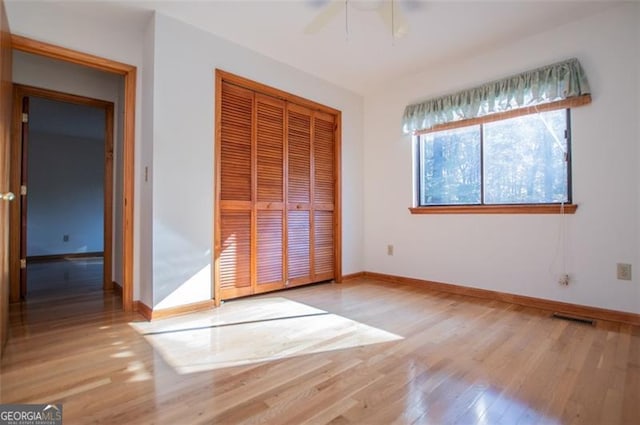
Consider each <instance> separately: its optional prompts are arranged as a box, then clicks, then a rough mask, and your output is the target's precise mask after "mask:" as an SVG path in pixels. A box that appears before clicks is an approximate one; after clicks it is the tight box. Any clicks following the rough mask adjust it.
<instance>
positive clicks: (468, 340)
mask: <svg viewBox="0 0 640 425" xmlns="http://www.w3.org/2000/svg"><path fill="white" fill-rule="evenodd" d="M78 265H80V267H79V268H78V267H73V266H78ZM67 267H71V269H69V270H68V271H67V273H66V274H65V272H64V267H62V269H61V270H58V271H57V272H56V271H53V272H48V273H49V274H47V272H43V273H42V274H43V276H45V277H46V276H51V278H50V280H51V281H52V282H54V284H57V285H59V288H58V289H57V290H52V289H51V287H48V288H47V287H46V285H45V286H43V287H42V288H40V289H37V287H36V289H34V293H33V294H32V297H31V299H30V301H29V302H27V303H25V304H23V305H14V306H12V309H11V319H10V335H11V336H10V340H9V343H8V345H7V350H6V354H5V357H4V358H3V359H2V366H1V371H0V385H1V392H0V402H1V403H53V402H56V403H62V404H63V406H64V407H63V414H64V423H65V424H88V423H114V424H151V423H158V424H191V423H203V424H207V423H220V424H236V423H246V424H251V423H269V424H301V423H317V424H323V423H332V424H351V423H361V424H390V423H399V424H409V423H416V424H418V423H421V424H489V425H493V424H605V425H613V424H625V425H626V424H628V425H634V424H639V423H640V328H639V327H633V326H630V325H622V324H617V323H610V322H602V321H600V322H598V323H597V325H596V326H595V327H591V326H588V325H583V324H579V323H573V322H567V321H563V320H559V319H553V318H551V317H550V313H549V312H546V311H542V310H537V309H530V308H524V307H520V306H515V305H510V304H505V303H502V302H492V301H487V300H478V299H473V298H466V297H463V296H454V295H447V294H441V293H436V292H431V291H426V290H422V289H418V288H415V287H409V286H402V285H393V284H388V283H381V282H375V281H367V280H358V281H354V282H349V283H344V284H341V285H336V284H323V285H315V286H311V287H305V288H298V289H293V290H288V291H285V292H279V293H277V294H276V296H277V297H281V298H286V299H288V300H291V301H295V302H296V303H302V304H306V305H307V306H310V307H313V308H315V309H318V310H320V311H322V312H326V313H328V314H331V315H336V316H341V317H342V318H344V319H347V320H349V321H352V322H358V323H359V324H361V325H364V326H366V327H371V328H377V329H378V330H380V331H386V332H387V333H389V334H393V335H397V336H400V337H402V338H401V339H393V340H389V341H388V342H381V343H374V344H369V345H357V346H355V347H352V348H345V349H339V350H332V351H324V352H316V353H313V354H303V352H300V353H297V354H299V355H295V356H293V357H287V358H279V359H275V360H270V361H263V362H258V363H248V364H244V365H241V366H235V367H222V368H212V369H206V368H205V369H206V370H202V371H197V372H188V373H186V372H185V371H184V370H180V369H179V368H176V367H175V365H172V364H171V363H170V362H168V361H167V358H168V357H167V355H166V352H164V351H163V349H162V347H160V348H156V347H158V346H157V345H154V344H155V342H154V341H153V340H152V339H151V338H149V336H148V335H147V336H146V337H145V336H144V335H143V334H144V333H145V332H147V333H148V332H156V333H161V332H163V331H165V330H167V329H171V326H178V327H180V326H183V328H182V329H184V325H185V323H191V324H193V323H200V325H201V326H200V327H203V326H202V324H203V323H205V324H206V323H209V324H211V323H212V322H207V320H209V318H208V316H206V317H205V316H202V315H200V316H194V318H193V320H195V322H191V321H190V320H192V318H188V317H187V318H185V317H181V318H174V319H168V320H167V321H163V322H161V323H160V324H156V322H154V323H152V324H148V323H140V322H143V319H142V317H141V316H139V315H136V314H125V313H123V312H122V310H121V308H120V307H119V306H120V301H119V300H118V299H117V298H114V297H113V295H109V294H107V295H106V296H103V293H102V291H101V286H100V273H99V269H97V267H100V265H99V264H98V265H96V264H81V263H75V262H71V264H70V265H67ZM40 271H41V272H42V270H40ZM59 272H61V273H62V274H60V273H59ZM34 273H35V271H34ZM60 276H61V277H60ZM268 297H273V294H272V295H265V296H262V297H260V299H267V298H268ZM234 302H235V301H234ZM226 305H231V303H229V304H225V306H226ZM237 305H238V304H236V306H237ZM225 306H223V307H222V308H224V307H225ZM238 311H242V309H236V311H235V313H234V314H240V316H239V317H240V318H242V314H241V313H238ZM301 311H302V310H301ZM302 312H303V313H304V311H302ZM310 312H311V313H312V314H317V318H318V319H320V318H322V317H323V316H322V314H318V313H317V312H316V311H315V310H313V309H311V310H310ZM212 314H214V315H215V314H217V313H212ZM203 320H204V322H203ZM252 322H253V323H254V325H255V324H256V323H257V322H256V321H252ZM132 323H133V324H134V325H132ZM135 323H137V325H136V324H135ZM216 323H217V322H216ZM220 323H221V322H220ZM214 325H215V324H214ZM219 325H220V324H219V323H218V325H215V326H219ZM215 326H214V327H213V328H211V329H213V330H212V331H211V332H210V333H207V334H206V336H207V338H210V339H211V343H213V344H215V342H216V335H220V334H219V332H221V329H222V328H219V329H218V328H215ZM205 327H206V326H205ZM141 329H142V332H141ZM253 338H256V339H257V340H256V341H255V344H256V346H263V345H264V344H267V343H269V340H271V338H269V337H268V336H266V337H262V338H260V339H259V338H258V337H255V336H254V337H253ZM258 339H259V340H258ZM194 341H196V339H194ZM364 343H365V342H363V344H364ZM183 344H184V346H188V345H189V341H188V340H187V341H186V342H183ZM181 348H184V347H181ZM223 348H224V347H223ZM276 357H277V356H276Z"/></svg>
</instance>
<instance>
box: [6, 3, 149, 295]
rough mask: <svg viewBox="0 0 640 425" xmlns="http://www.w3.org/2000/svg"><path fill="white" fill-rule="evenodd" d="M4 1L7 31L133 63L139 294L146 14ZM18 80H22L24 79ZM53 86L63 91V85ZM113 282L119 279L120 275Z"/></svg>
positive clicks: (137, 279) (143, 272)
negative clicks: (114, 16)
mask: <svg viewBox="0 0 640 425" xmlns="http://www.w3.org/2000/svg"><path fill="white" fill-rule="evenodd" d="M5 5H6V9H7V16H8V18H9V25H10V27H11V32H12V33H13V34H16V35H22V36H25V37H29V38H32V39H35V40H40V41H45V42H47V43H51V44H55V45H58V46H62V47H67V48H70V49H74V50H78V51H81V52H84V53H90V54H94V55H97V56H100V57H105V58H108V59H112V60H116V61H120V62H123V63H126V64H129V65H133V66H135V67H137V68H138V73H137V84H136V117H135V120H136V129H135V139H136V150H135V170H136V178H135V182H134V191H135V194H134V264H133V268H134V278H133V280H134V288H133V290H134V293H133V298H134V299H139V298H140V285H141V282H151V279H152V277H151V270H150V268H148V269H143V268H142V267H141V265H140V246H141V233H140V226H139V224H140V223H141V222H144V221H150V220H151V217H150V216H143V215H142V213H143V212H148V211H145V210H143V209H142V208H140V204H141V197H142V196H143V194H144V193H145V191H146V187H144V184H143V178H142V177H143V174H142V173H143V172H144V166H143V164H145V163H149V161H150V160H151V159H150V158H148V157H146V156H143V152H142V143H141V142H140V140H141V137H142V130H141V124H140V122H141V121H140V120H141V116H140V114H141V110H142V108H141V99H142V80H141V79H142V75H143V72H144V70H143V69H142V50H143V33H144V30H145V28H146V23H147V22H148V20H149V19H150V17H151V14H150V13H148V12H135V11H134V10H133V9H129V10H128V12H127V13H126V14H123V15H122V16H119V17H117V19H116V20H113V19H112V20H110V21H109V20H108V19H107V17H106V15H102V14H100V7H101V5H100V4H98V3H95V2H92V4H86V5H78V4H75V5H67V4H64V3H62V2H47V1H44V2H36V1H33V2H30V1H6V2H5ZM76 6H78V7H76ZM79 9H80V10H82V11H83V13H82V14H79V13H78V12H77V10H79ZM14 72H15V71H14ZM16 77H17V75H16V74H14V79H16ZM24 84H28V83H26V82H24ZM58 90H61V91H64V90H63V89H58ZM84 95H85V96H90V95H88V94H84ZM95 97H99V96H95ZM107 100H109V99H107ZM145 153H146V152H145ZM117 190H118V189H117V186H116V191H117ZM116 207H117V206H116ZM117 242H118V241H117V240H116V243H117ZM115 257H116V256H114V260H115ZM114 266H115V264H114ZM115 272H116V273H115V274H114V279H121V277H119V276H118V270H115ZM120 276H121V275H120ZM119 283H122V281H121V280H120V281H119Z"/></svg>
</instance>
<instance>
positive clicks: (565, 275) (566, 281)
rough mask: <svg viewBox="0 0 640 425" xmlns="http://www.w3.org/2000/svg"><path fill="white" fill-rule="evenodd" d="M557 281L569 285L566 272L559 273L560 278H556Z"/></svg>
mask: <svg viewBox="0 0 640 425" xmlns="http://www.w3.org/2000/svg"><path fill="white" fill-rule="evenodd" d="M558 283H559V284H560V285H564V286H568V285H569V275H568V274H561V275H560V278H559V279H558Z"/></svg>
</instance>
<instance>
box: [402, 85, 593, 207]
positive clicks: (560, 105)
mask: <svg viewBox="0 0 640 425" xmlns="http://www.w3.org/2000/svg"><path fill="white" fill-rule="evenodd" d="M588 103H591V96H590V95H583V96H580V97H576V98H570V99H564V100H561V101H557V102H551V103H548V104H544V105H537V106H530V107H526V108H519V109H515V110H511V111H507V112H502V113H497V114H492V115H486V116H483V117H478V118H472V119H466V120H459V121H454V122H450V123H447V124H441V125H437V126H434V127H433V128H430V129H426V130H421V131H416V132H414V134H413V136H412V139H413V141H412V145H413V149H412V155H413V163H412V165H413V203H412V206H411V207H410V208H409V211H410V212H411V214H575V212H576V210H577V209H578V205H577V204H575V203H573V188H572V187H573V178H572V177H573V176H572V174H573V173H572V171H573V170H572V161H571V160H572V152H571V141H572V140H571V137H572V136H571V133H572V132H571V109H572V108H574V107H577V106H582V105H586V104H588ZM558 109H565V110H566V114H567V155H568V164H567V185H568V186H567V189H568V200H569V202H566V203H544V204H543V203H541V204H463V205H424V206H423V205H420V178H421V170H420V136H421V135H424V134H427V133H433V132H438V131H443V130H451V129H455V128H461V127H468V126H472V125H478V124H480V125H482V124H486V123H490V122H494V121H503V120H506V119H509V118H515V117H518V116H523V115H532V114H536V113H539V112H546V111H553V110H558ZM480 131H481V138H482V137H483V134H482V133H483V131H482V129H481V130H480ZM482 150H483V143H482V141H481V145H480V151H481V155H482V154H483V152H482ZM481 164H482V165H481V173H482V175H481V178H482V182H481V184H482V186H481V191H482V192H483V191H484V187H483V186H484V170H483V166H484V158H482V156H481ZM483 198H484V197H483ZM483 201H484V199H483Z"/></svg>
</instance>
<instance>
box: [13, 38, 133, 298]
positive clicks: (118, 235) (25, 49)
mask: <svg viewBox="0 0 640 425" xmlns="http://www.w3.org/2000/svg"><path fill="white" fill-rule="evenodd" d="M11 47H12V48H13V52H14V67H15V62H16V61H15V55H16V53H18V52H19V53H24V54H28V55H33V57H37V58H42V59H50V60H52V61H54V62H56V63H58V62H59V63H61V64H66V65H68V66H71V65H77V66H79V67H81V68H82V69H87V70H95V71H101V72H104V73H105V75H107V74H108V75H113V76H119V77H121V78H122V79H121V85H120V90H119V93H120V94H119V95H118V98H117V100H116V102H117V104H118V105H119V106H118V108H117V114H116V122H118V123H120V124H119V125H117V128H118V137H117V140H118V141H119V143H120V145H119V146H118V152H119V154H118V155H120V156H119V158H118V159H117V161H115V163H116V165H117V166H118V167H120V168H119V169H116V173H115V174H116V175H117V176H120V177H119V183H118V185H116V187H115V189H116V190H115V196H114V200H115V205H114V211H115V213H114V221H115V222H116V224H117V226H116V225H114V229H115V232H114V236H115V237H114V240H115V241H116V242H117V241H118V240H119V243H117V244H114V250H115V251H116V253H115V254H114V260H118V261H119V262H120V264H119V265H118V264H114V266H113V270H115V272H116V273H117V274H116V275H114V277H115V278H116V279H117V280H114V282H113V283H115V284H116V285H114V290H119V291H121V292H122V308H123V309H124V311H133V310H134V308H135V306H134V302H133V228H134V226H133V224H134V223H133V206H134V203H133V195H134V171H135V167H134V151H135V134H134V133H135V131H134V128H135V124H134V123H135V93H136V68H135V67H134V66H131V65H128V64H124V63H121V62H116V61H113V60H110V59H107V58H102V57H97V56H93V55H89V54H86V53H82V52H78V51H74V50H70V49H66V48H63V47H60V46H55V45H51V44H48V43H43V42H40V41H36V40H31V39H28V38H25V37H20V36H16V35H12V36H11ZM42 70H43V68H42V67H40V66H30V67H28V68H25V69H24V72H18V73H16V71H15V69H14V74H13V76H14V78H13V81H14V83H22V84H30V85H35V84H33V83H29V82H23V81H20V78H25V79H26V78H27V77H30V76H31V75H32V71H38V72H39V73H40V74H42ZM19 77H20V78H19ZM45 77H46V78H45V79H48V80H51V79H52V78H56V80H57V82H58V83H60V84H61V85H64V86H69V85H77V84H80V85H83V86H84V85H85V83H86V80H85V79H84V78H79V79H74V78H72V77H70V74H67V73H62V74H61V73H51V74H45ZM37 85H38V86H41V85H40V84H37ZM56 90H62V91H65V92H66V91H68V90H66V89H64V88H58V87H56ZM69 91H71V90H69ZM72 92H75V90H74V91H72ZM89 96H91V95H89ZM101 98H102V97H101ZM15 104H16V100H15V99H14V105H15ZM13 111H14V112H13V114H14V116H13V119H12V122H13V123H14V124H13V129H12V134H13V136H12V146H13V148H12V153H11V164H12V166H11V189H12V191H13V192H14V193H17V194H19V193H20V175H21V168H22V167H21V153H19V152H17V151H18V150H20V149H19V148H18V149H16V145H18V146H19V145H20V143H19V142H18V141H17V140H16V139H19V138H18V137H16V135H17V134H19V133H20V115H21V110H20V108H13ZM10 212H11V214H10V222H11V229H13V231H12V233H11V236H10V291H9V298H10V301H11V302H18V301H19V300H20V292H21V291H20V289H21V288H20V270H21V269H20V239H21V238H20V233H21V232H20V216H21V208H20V202H13V203H12V205H11V209H10ZM118 220H119V223H118ZM118 247H119V250H118V249H117V248H118ZM114 262H116V261H114Z"/></svg>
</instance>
